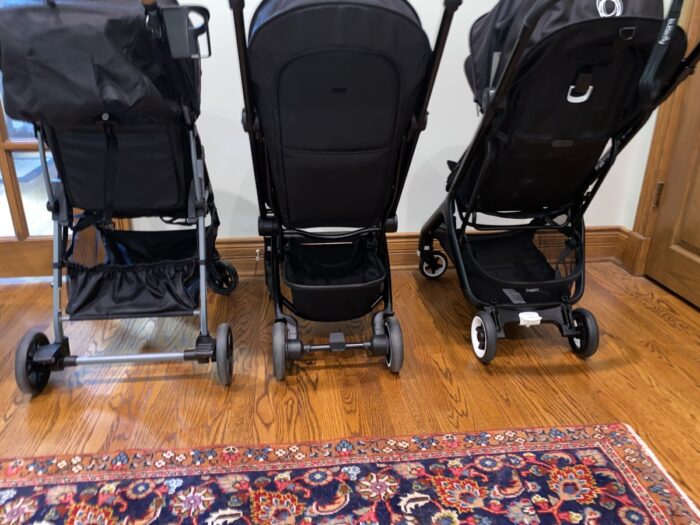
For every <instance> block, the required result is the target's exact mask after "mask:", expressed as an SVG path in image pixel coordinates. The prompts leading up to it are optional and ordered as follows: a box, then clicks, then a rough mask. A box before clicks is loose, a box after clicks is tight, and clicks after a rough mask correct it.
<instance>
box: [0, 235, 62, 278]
mask: <svg viewBox="0 0 700 525" xmlns="http://www.w3.org/2000/svg"><path fill="white" fill-rule="evenodd" d="M51 246H52V241H51V238H50V237H30V238H29V239H25V240H23V241H18V240H17V239H12V238H9V239H8V238H4V239H0V277H35V276H41V275H50V274H51V249H52V248H51Z"/></svg>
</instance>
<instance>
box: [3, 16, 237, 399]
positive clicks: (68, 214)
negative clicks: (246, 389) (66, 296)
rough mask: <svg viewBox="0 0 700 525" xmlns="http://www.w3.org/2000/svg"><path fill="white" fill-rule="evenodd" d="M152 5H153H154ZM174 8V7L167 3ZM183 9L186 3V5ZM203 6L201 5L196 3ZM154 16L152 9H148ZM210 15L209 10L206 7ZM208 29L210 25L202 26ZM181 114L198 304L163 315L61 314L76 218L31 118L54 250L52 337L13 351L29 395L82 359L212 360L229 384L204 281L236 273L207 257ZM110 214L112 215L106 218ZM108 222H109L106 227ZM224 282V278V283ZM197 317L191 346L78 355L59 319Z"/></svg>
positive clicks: (207, 191)
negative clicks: (213, 270)
mask: <svg viewBox="0 0 700 525" xmlns="http://www.w3.org/2000/svg"><path fill="white" fill-rule="evenodd" d="M151 9H154V8H153V7H152V8H151ZM171 9H172V8H171ZM184 9H187V8H184ZM194 9H197V10H199V11H198V12H200V13H201V12H202V10H201V8H198V7H197V8H194ZM150 15H151V16H153V11H151V13H150ZM206 15H207V18H208V13H206ZM206 30H207V31H208V29H206ZM182 118H183V120H184V123H185V125H186V127H187V137H188V140H187V146H188V147H189V153H190V157H191V162H192V166H191V169H192V182H191V186H190V197H189V204H188V210H187V216H186V217H185V222H186V224H188V225H192V224H194V225H195V226H196V231H197V234H196V236H197V261H196V262H197V267H198V281H199V290H198V294H199V308H197V309H194V310H192V311H191V312H171V313H167V314H162V315H157V314H156V315H154V314H153V313H146V312H141V313H139V312H135V313H132V314H129V315H128V316H124V315H115V316H105V317H99V318H97V317H94V316H92V317H89V318H85V319H72V318H71V316H69V315H67V314H64V313H63V312H62V309H61V308H62V307H61V289H62V284H63V269H64V268H65V267H66V260H67V255H69V250H68V243H67V240H68V231H69V229H73V231H74V232H75V233H77V231H78V230H79V229H80V228H78V229H76V228H75V227H76V226H78V224H79V220H78V221H76V220H75V218H74V215H73V207H72V206H71V204H70V203H69V200H68V197H67V194H66V191H65V186H64V182H63V181H62V180H61V178H60V175H59V177H58V178H57V179H52V178H51V175H50V173H49V169H48V162H47V158H46V142H45V137H46V133H45V130H44V128H43V126H42V124H41V123H36V124H35V135H36V138H37V142H38V147H39V156H40V162H41V171H42V177H43V180H44V184H45V189H46V193H47V196H48V202H47V209H48V211H50V212H51V218H52V222H53V255H52V279H51V286H52V289H53V293H52V324H53V332H54V339H53V342H52V343H50V342H49V339H48V338H47V336H46V335H45V334H43V333H41V332H35V331H29V332H27V333H26V334H25V336H24V337H23V338H22V340H21V341H20V343H19V344H18V346H17V351H16V355H15V378H16V381H17V384H18V386H19V387H20V389H21V390H22V391H23V392H25V393H27V394H31V395H37V394H39V393H41V392H42V391H43V390H44V388H45V387H46V385H47V384H48V380H49V376H50V374H51V372H57V371H62V370H64V369H65V368H69V367H77V366H83V365H113V364H128V363H131V364H149V363H156V362H179V361H197V362H198V363H200V364H207V363H210V362H215V363H216V377H217V380H218V382H219V383H221V384H222V385H225V386H228V385H229V384H230V383H231V380H232V375H233V336H232V331H231V327H230V325H229V324H228V323H222V324H220V325H219V326H218V328H217V331H216V337H213V336H212V334H211V333H210V331H209V315H208V314H209V312H208V308H207V285H208V284H209V286H210V287H211V288H212V289H213V290H214V291H215V292H216V293H220V294H224V295H228V294H230V293H231V292H233V289H234V288H235V286H236V285H237V282H238V276H237V274H236V272H235V269H234V268H233V266H231V265H230V264H228V263H226V262H224V261H220V260H218V259H217V258H216V257H214V260H210V259H209V256H208V253H207V251H208V250H207V226H206V218H207V216H208V215H209V216H210V217H211V218H212V220H213V221H214V222H216V223H218V217H217V212H216V207H215V205H214V201H213V197H212V194H211V187H210V183H209V180H208V176H207V175H206V169H205V165H204V159H203V150H202V149H201V147H199V142H198V136H197V131H196V127H195V124H194V119H193V117H192V115H191V112H190V109H189V108H188V107H187V106H185V105H183V106H182ZM109 126H113V127H116V126H118V124H117V123H116V122H115V121H113V120H111V119H110V116H109V115H108V114H104V115H102V122H101V123H98V128H100V127H101V128H103V130H105V129H107V128H108V127H109ZM110 220H111V219H110ZM110 227H111V224H110V225H107V228H110ZM212 264H216V265H217V270H218V272H220V274H219V278H220V280H219V281H216V282H215V281H214V280H213V279H211V282H209V283H208V274H207V270H208V266H210V265H212ZM222 283H223V284H222ZM188 316H193V317H197V318H198V319H199V335H198V337H197V339H196V343H195V346H194V348H190V349H185V350H182V351H177V352H152V353H133V354H111V355H90V356H78V355H72V354H71V352H70V344H69V340H68V338H67V337H66V336H65V334H64V330H63V323H66V322H77V321H83V320H107V319H123V318H128V319H138V318H149V317H188Z"/></svg>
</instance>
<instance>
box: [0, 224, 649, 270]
mask: <svg viewBox="0 0 700 525" xmlns="http://www.w3.org/2000/svg"><path fill="white" fill-rule="evenodd" d="M586 243H587V245H586V247H587V252H586V260H587V261H592V262H599V261H612V262H614V263H616V264H618V265H620V266H622V267H623V268H625V269H626V270H627V271H628V272H630V273H635V272H636V268H638V267H639V260H640V257H641V255H640V254H641V251H640V250H641V249H642V248H640V246H641V245H640V241H639V236H638V235H636V234H635V233H633V232H630V231H629V230H628V229H627V228H624V227H622V226H594V227H590V228H588V229H587V231H586ZM216 247H217V249H218V250H219V254H220V255H221V257H222V258H224V259H226V260H228V261H230V262H231V263H232V264H233V265H234V266H235V267H236V269H237V270H238V273H239V274H240V275H242V276H255V275H263V274H264V269H263V265H262V257H263V242H262V239H261V238H260V237H234V238H221V239H219V240H218V241H217V244H216ZM417 249H418V233H394V234H390V235H389V255H390V257H391V265H392V268H393V269H395V270H407V269H408V270H412V269H415V268H417V267H418V254H417ZM256 257H257V260H256ZM50 271H51V239H50V238H49V237H39V238H30V239H27V240H25V241H16V240H15V239H4V240H3V239H0V278H2V277H32V276H40V275H49V273H50Z"/></svg>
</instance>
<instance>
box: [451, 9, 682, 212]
mask: <svg viewBox="0 0 700 525" xmlns="http://www.w3.org/2000/svg"><path fill="white" fill-rule="evenodd" d="M511 3H512V2H511ZM574 4H575V5H574ZM608 4H609V5H607V4H606V6H607V7H608V8H609V9H608V11H605V12H604V14H607V15H608V16H602V15H601V12H600V10H599V9H598V8H597V7H596V2H580V1H575V0H565V1H562V2H559V3H558V4H555V6H554V7H553V8H551V9H550V10H549V12H547V13H546V14H545V15H544V16H543V19H542V20H540V22H539V23H538V26H537V29H536V31H535V34H534V35H533V37H532V40H531V42H530V44H529V46H528V47H527V49H526V50H525V52H524V55H523V57H522V59H521V60H520V62H519V65H518V69H517V72H516V76H515V79H514V81H513V83H512V85H511V86H510V88H509V90H508V92H507V95H506V99H505V103H504V107H503V112H502V114H501V115H500V116H499V118H497V119H496V120H494V122H493V124H492V127H491V129H489V130H488V132H487V135H486V137H487V138H486V143H487V146H486V148H485V149H484V153H483V157H482V161H483V166H484V169H485V172H484V173H483V175H482V181H483V183H482V184H481V186H480V187H479V188H478V190H477V193H478V194H477V200H476V209H477V210H478V211H483V212H487V213H488V212H523V213H526V214H527V213H532V214H537V213H541V212H542V211H543V210H552V211H556V210H562V209H566V208H567V207H570V206H572V205H574V204H575V203H577V202H580V201H581V199H582V198H583V195H584V193H585V192H586V191H587V190H588V188H589V186H590V185H591V184H592V183H593V182H595V179H596V175H597V174H596V166H597V165H598V164H599V162H600V161H601V158H602V157H603V155H604V153H605V152H606V147H607V146H608V144H609V142H610V140H611V139H612V138H613V137H615V136H616V135H618V134H619V133H620V132H621V131H622V130H624V129H625V128H626V127H628V126H629V125H630V123H632V122H634V121H635V120H636V119H639V118H640V117H641V116H642V115H644V113H645V112H646V111H648V109H649V104H650V103H651V101H650V100H649V99H648V98H645V93H644V92H643V91H642V89H641V87H640V86H641V82H640V80H641V77H642V74H643V72H644V70H645V67H646V65H647V62H648V60H649V56H650V54H651V52H652V49H653V48H654V45H655V43H656V41H657V38H658V35H659V30H660V28H661V23H662V21H663V18H664V13H663V2H662V1H660V0H658V1H643V2H634V3H630V2H627V3H626V4H631V5H630V7H629V8H626V9H624V11H619V12H618V11H612V10H611V6H612V5H613V3H612V2H609V3H608ZM500 6H501V7H504V8H505V9H508V10H509V11H507V12H508V16H509V17H511V18H509V19H507V22H508V23H511V24H513V25H512V26H511V27H506V29H503V28H501V29H500V32H499V31H498V30H494V24H496V25H498V24H499V23H501V24H502V23H504V22H505V21H504V20H503V17H504V16H505V15H504V13H503V12H501V11H499V9H495V10H494V11H492V12H491V13H489V15H487V16H486V17H485V18H483V19H482V20H480V21H479V22H477V23H476V24H475V26H474V28H473V30H472V35H471V38H472V50H473V55H472V56H471V57H470V58H469V59H468V60H467V63H466V71H467V77H468V79H469V81H470V84H471V86H472V89H473V90H474V93H475V97H476V100H477V102H478V103H479V104H480V105H481V106H482V109H486V106H487V105H488V104H489V98H488V97H489V96H490V94H491V93H493V91H492V90H493V89H495V88H496V85H497V81H498V79H499V78H500V75H501V74H502V72H503V70H504V68H505V67H506V65H507V62H508V59H509V56H508V53H509V51H510V50H511V48H512V45H513V42H514V39H515V38H517V36H518V34H519V30H520V24H518V23H516V21H517V20H518V19H519V17H520V16H524V14H525V10H527V9H529V7H530V6H529V4H528V5H523V7H522V8H520V9H519V10H518V9H514V8H513V7H512V6H509V2H507V1H506V2H502V3H501V4H500ZM574 7H576V8H574ZM586 9H587V10H588V11H586ZM617 14H619V15H620V16H610V15H617ZM499 17H500V18H499ZM494 35H495V36H494ZM685 49H686V39H685V34H684V33H683V31H682V30H678V31H674V33H673V37H672V41H671V42H670V43H669V47H668V51H667V58H668V60H665V61H664V62H663V63H662V65H661V69H660V70H659V71H658V77H657V78H658V79H659V81H660V83H661V85H666V84H667V83H668V82H669V81H670V80H671V78H672V77H673V75H674V73H675V72H676V67H677V65H678V64H679V63H680V61H681V59H682V58H683V56H684V53H685ZM492 86H493V87H492ZM474 184H475V178H474V177H464V178H463V179H462V182H461V184H460V187H459V188H458V194H459V195H460V196H461V197H462V199H463V200H465V201H467V200H468V199H470V198H471V195H472V192H473V191H474Z"/></svg>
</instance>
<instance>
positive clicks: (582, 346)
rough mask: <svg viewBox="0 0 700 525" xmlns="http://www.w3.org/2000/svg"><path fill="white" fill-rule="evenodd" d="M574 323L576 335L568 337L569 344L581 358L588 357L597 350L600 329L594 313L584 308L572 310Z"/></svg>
mask: <svg viewBox="0 0 700 525" xmlns="http://www.w3.org/2000/svg"><path fill="white" fill-rule="evenodd" d="M573 318H574V325H575V326H576V328H577V329H578V330H579V334H580V335H578V336H576V337H569V346H571V350H573V352H574V354H576V355H577V356H578V357H580V358H581V359H588V358H589V357H591V356H592V355H593V354H595V353H596V352H597V351H598V345H599V344H600V331H599V330H598V322H597V321H596V320H595V317H594V315H593V314H592V313H591V312H589V311H588V310H586V309H585V308H577V309H576V310H574V311H573Z"/></svg>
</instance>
